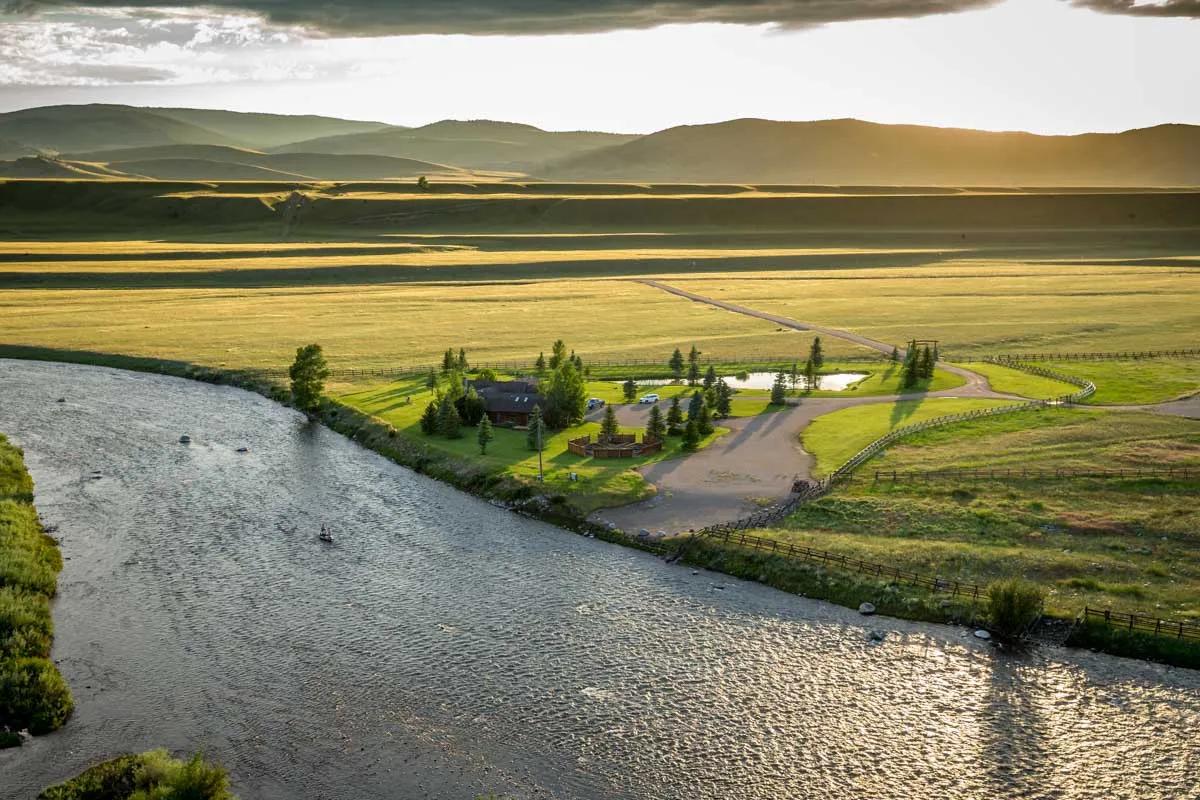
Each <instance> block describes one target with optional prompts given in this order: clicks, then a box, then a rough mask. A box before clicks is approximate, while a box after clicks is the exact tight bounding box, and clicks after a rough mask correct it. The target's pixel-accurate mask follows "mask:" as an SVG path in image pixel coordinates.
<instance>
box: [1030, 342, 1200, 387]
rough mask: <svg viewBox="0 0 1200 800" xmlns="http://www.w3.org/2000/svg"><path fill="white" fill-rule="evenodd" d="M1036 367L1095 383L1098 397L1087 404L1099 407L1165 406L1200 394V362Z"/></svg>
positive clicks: (1065, 363)
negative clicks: (1150, 404) (1142, 404)
mask: <svg viewBox="0 0 1200 800" xmlns="http://www.w3.org/2000/svg"><path fill="white" fill-rule="evenodd" d="M1197 335H1198V336H1200V329H1198V330H1197ZM1035 366H1041V367H1046V368H1048V369H1052V370H1055V371H1056V372H1061V373H1063V374H1066V375H1075V376H1077V377H1080V378H1085V379H1087V380H1089V381H1092V382H1093V383H1095V384H1096V393H1095V394H1094V395H1092V396H1091V397H1089V398H1088V399H1087V402H1088V403H1093V404H1098V405H1120V404H1137V403H1162V402H1164V401H1167V400H1175V399H1177V398H1180V397H1187V396H1188V395H1193V394H1196V393H1197V392H1200V358H1192V359H1174V358H1166V359H1139V360H1137V361H1047V362H1042V363H1036V364H1035Z"/></svg>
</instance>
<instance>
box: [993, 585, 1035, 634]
mask: <svg viewBox="0 0 1200 800" xmlns="http://www.w3.org/2000/svg"><path fill="white" fill-rule="evenodd" d="M1044 604H1045V597H1044V595H1043V593H1042V590H1041V588H1040V587H1039V586H1037V585H1036V584H1033V583H1030V582H1029V581H1026V580H1022V579H1021V578H1011V579H1009V580H1005V581H997V582H995V583H993V584H992V585H990V586H988V620H989V621H990V622H991V627H992V632H993V633H994V634H996V635H997V636H998V637H1000V638H1001V639H1008V640H1015V639H1019V638H1021V637H1022V636H1023V635H1024V634H1025V633H1026V632H1027V631H1028V630H1029V628H1030V626H1032V625H1033V623H1035V622H1036V621H1037V620H1038V618H1039V617H1040V616H1041V615H1042V607H1043V605H1044Z"/></svg>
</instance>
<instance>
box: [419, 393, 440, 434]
mask: <svg viewBox="0 0 1200 800" xmlns="http://www.w3.org/2000/svg"><path fill="white" fill-rule="evenodd" d="M437 429H438V404H437V403H436V402H434V401H432V400H431V401H429V405H427V406H425V413H424V414H422V415H421V433H423V434H425V435H426V436H433V435H434V434H435V433H437Z"/></svg>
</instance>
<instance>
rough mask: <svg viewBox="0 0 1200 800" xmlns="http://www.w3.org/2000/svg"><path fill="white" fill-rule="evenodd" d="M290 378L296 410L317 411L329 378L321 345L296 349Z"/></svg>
mask: <svg viewBox="0 0 1200 800" xmlns="http://www.w3.org/2000/svg"><path fill="white" fill-rule="evenodd" d="M288 377H290V378H291V379H292V403H293V404H295V406H296V408H298V409H300V410H301V411H305V412H308V413H312V412H313V411H316V410H317V407H318V406H319V405H320V404H321V392H323V391H324V390H325V379H326V378H328V377H329V367H328V365H327V364H326V363H325V354H324V353H323V352H322V351H321V345H319V344H309V345H305V346H304V347H298V348H296V360H295V361H293V362H292V366H291V369H289V370H288Z"/></svg>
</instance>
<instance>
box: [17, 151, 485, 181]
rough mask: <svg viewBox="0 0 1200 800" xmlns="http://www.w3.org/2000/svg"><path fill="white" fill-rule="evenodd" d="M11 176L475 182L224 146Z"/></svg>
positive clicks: (132, 154) (92, 158) (42, 161)
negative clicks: (423, 177)
mask: <svg viewBox="0 0 1200 800" xmlns="http://www.w3.org/2000/svg"><path fill="white" fill-rule="evenodd" d="M0 175H3V176H7V177H25V178H35V177H46V178H50V177H75V178H105V177H106V178H112V177H117V178H132V179H147V178H148V179H152V180H161V181H362V180H368V181H371V180H396V179H404V180H413V179H415V178H416V177H417V176H419V175H436V176H439V177H441V178H452V179H455V180H470V179H472V178H473V177H475V176H474V175H473V174H471V173H467V172H463V171H461V170H458V169H456V168H454V167H450V166H446V165H444V164H433V163H430V162H427V161H415V160H412V159H407V158H391V157H390V156H358V155H331V154H329V153H277V154H276V153H263V152H260V151H258V150H249V149H246V148H240V147H227V146H223V145H158V146H153V147H131V148H126V149H122V150H97V151H91V152H84V153H73V154H70V155H67V156H62V157H60V158H54V159H51V158H38V159H22V160H20V161H18V162H0Z"/></svg>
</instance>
